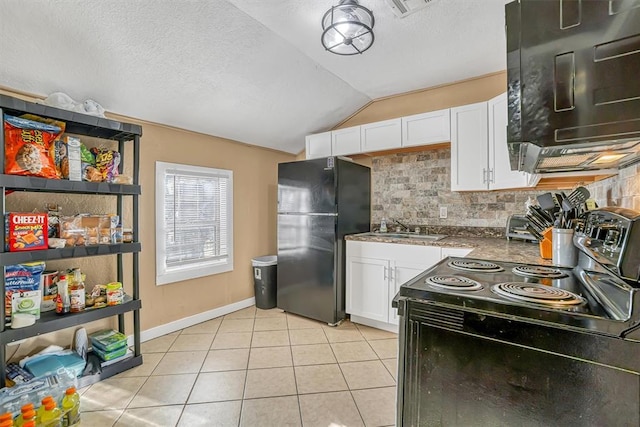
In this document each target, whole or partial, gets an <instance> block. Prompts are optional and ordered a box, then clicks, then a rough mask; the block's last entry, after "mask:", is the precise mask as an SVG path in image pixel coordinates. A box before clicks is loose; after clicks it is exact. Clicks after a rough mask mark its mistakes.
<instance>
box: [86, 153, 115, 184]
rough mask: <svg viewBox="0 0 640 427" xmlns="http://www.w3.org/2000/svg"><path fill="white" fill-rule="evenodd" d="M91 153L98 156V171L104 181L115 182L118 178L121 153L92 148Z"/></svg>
mask: <svg viewBox="0 0 640 427" xmlns="http://www.w3.org/2000/svg"><path fill="white" fill-rule="evenodd" d="M91 152H92V153H93V154H95V156H96V169H98V171H99V172H100V174H101V176H102V181H106V182H113V180H114V178H115V177H117V176H118V166H119V165H120V153H118V152H117V151H115V150H107V149H105V148H92V149H91Z"/></svg>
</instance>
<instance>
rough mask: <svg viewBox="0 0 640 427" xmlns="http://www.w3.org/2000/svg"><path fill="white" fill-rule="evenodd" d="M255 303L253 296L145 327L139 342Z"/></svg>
mask: <svg viewBox="0 0 640 427" xmlns="http://www.w3.org/2000/svg"><path fill="white" fill-rule="evenodd" d="M255 303H256V299H255V297H251V298H247V299H245V300H242V301H238V302H234V303H233V304H229V305H225V306H223V307H218V308H214V309H213V310H209V311H205V312H202V313H198V314H194V315H193V316H189V317H184V318H182V319H179V320H175V321H173V322H169V323H165V324H164V325H160V326H156V327H154V328H151V329H147V330H145V331H142V332H141V333H140V342H145V341H149V340H152V339H154V338H158V337H161V336H163V335H167V334H170V333H171V332H175V331H179V330H181V329H184V328H188V327H189V326H193V325H197V324H198V323H202V322H206V321H207V320H211V319H215V318H216V317H220V316H224V315H225V314H229V313H233V312H234V311H238V310H241V309H243V308H247V307H251V306H252V305H254V304H255ZM128 342H129V345H130V346H132V345H133V335H129V336H128Z"/></svg>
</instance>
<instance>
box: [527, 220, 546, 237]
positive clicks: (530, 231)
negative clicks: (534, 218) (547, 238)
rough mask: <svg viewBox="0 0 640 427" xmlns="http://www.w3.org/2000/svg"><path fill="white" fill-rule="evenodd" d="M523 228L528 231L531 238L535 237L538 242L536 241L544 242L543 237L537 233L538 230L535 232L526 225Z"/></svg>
mask: <svg viewBox="0 0 640 427" xmlns="http://www.w3.org/2000/svg"><path fill="white" fill-rule="evenodd" d="M525 228H526V229H527V231H528V232H529V233H531V235H532V236H533V237H535V238H536V240H538V241H542V240H544V236H543V235H542V234H540V233H538V230H536V229H535V228H533V227H532V226H531V225H530V224H527V225H526V226H525Z"/></svg>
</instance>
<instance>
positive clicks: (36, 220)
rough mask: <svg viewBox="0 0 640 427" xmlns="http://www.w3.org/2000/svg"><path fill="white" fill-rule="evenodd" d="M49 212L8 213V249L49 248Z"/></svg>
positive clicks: (6, 225)
mask: <svg viewBox="0 0 640 427" xmlns="http://www.w3.org/2000/svg"><path fill="white" fill-rule="evenodd" d="M47 227H48V224H47V214H44V213H15V212H13V213H8V214H6V218H5V232H6V233H7V238H6V240H7V249H9V251H10V252H17V251H33V250H38V249H47V248H48V245H49V242H48V238H47Z"/></svg>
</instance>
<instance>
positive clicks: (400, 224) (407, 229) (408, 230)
mask: <svg viewBox="0 0 640 427" xmlns="http://www.w3.org/2000/svg"><path fill="white" fill-rule="evenodd" d="M393 222H395V223H396V224H398V225H399V226H400V227H402V228H404V230H405V231H407V232H411V229H410V228H409V227H407V226H406V225H404V224H403V223H401V222H400V221H398V220H397V219H395V218H394V219H393Z"/></svg>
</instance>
